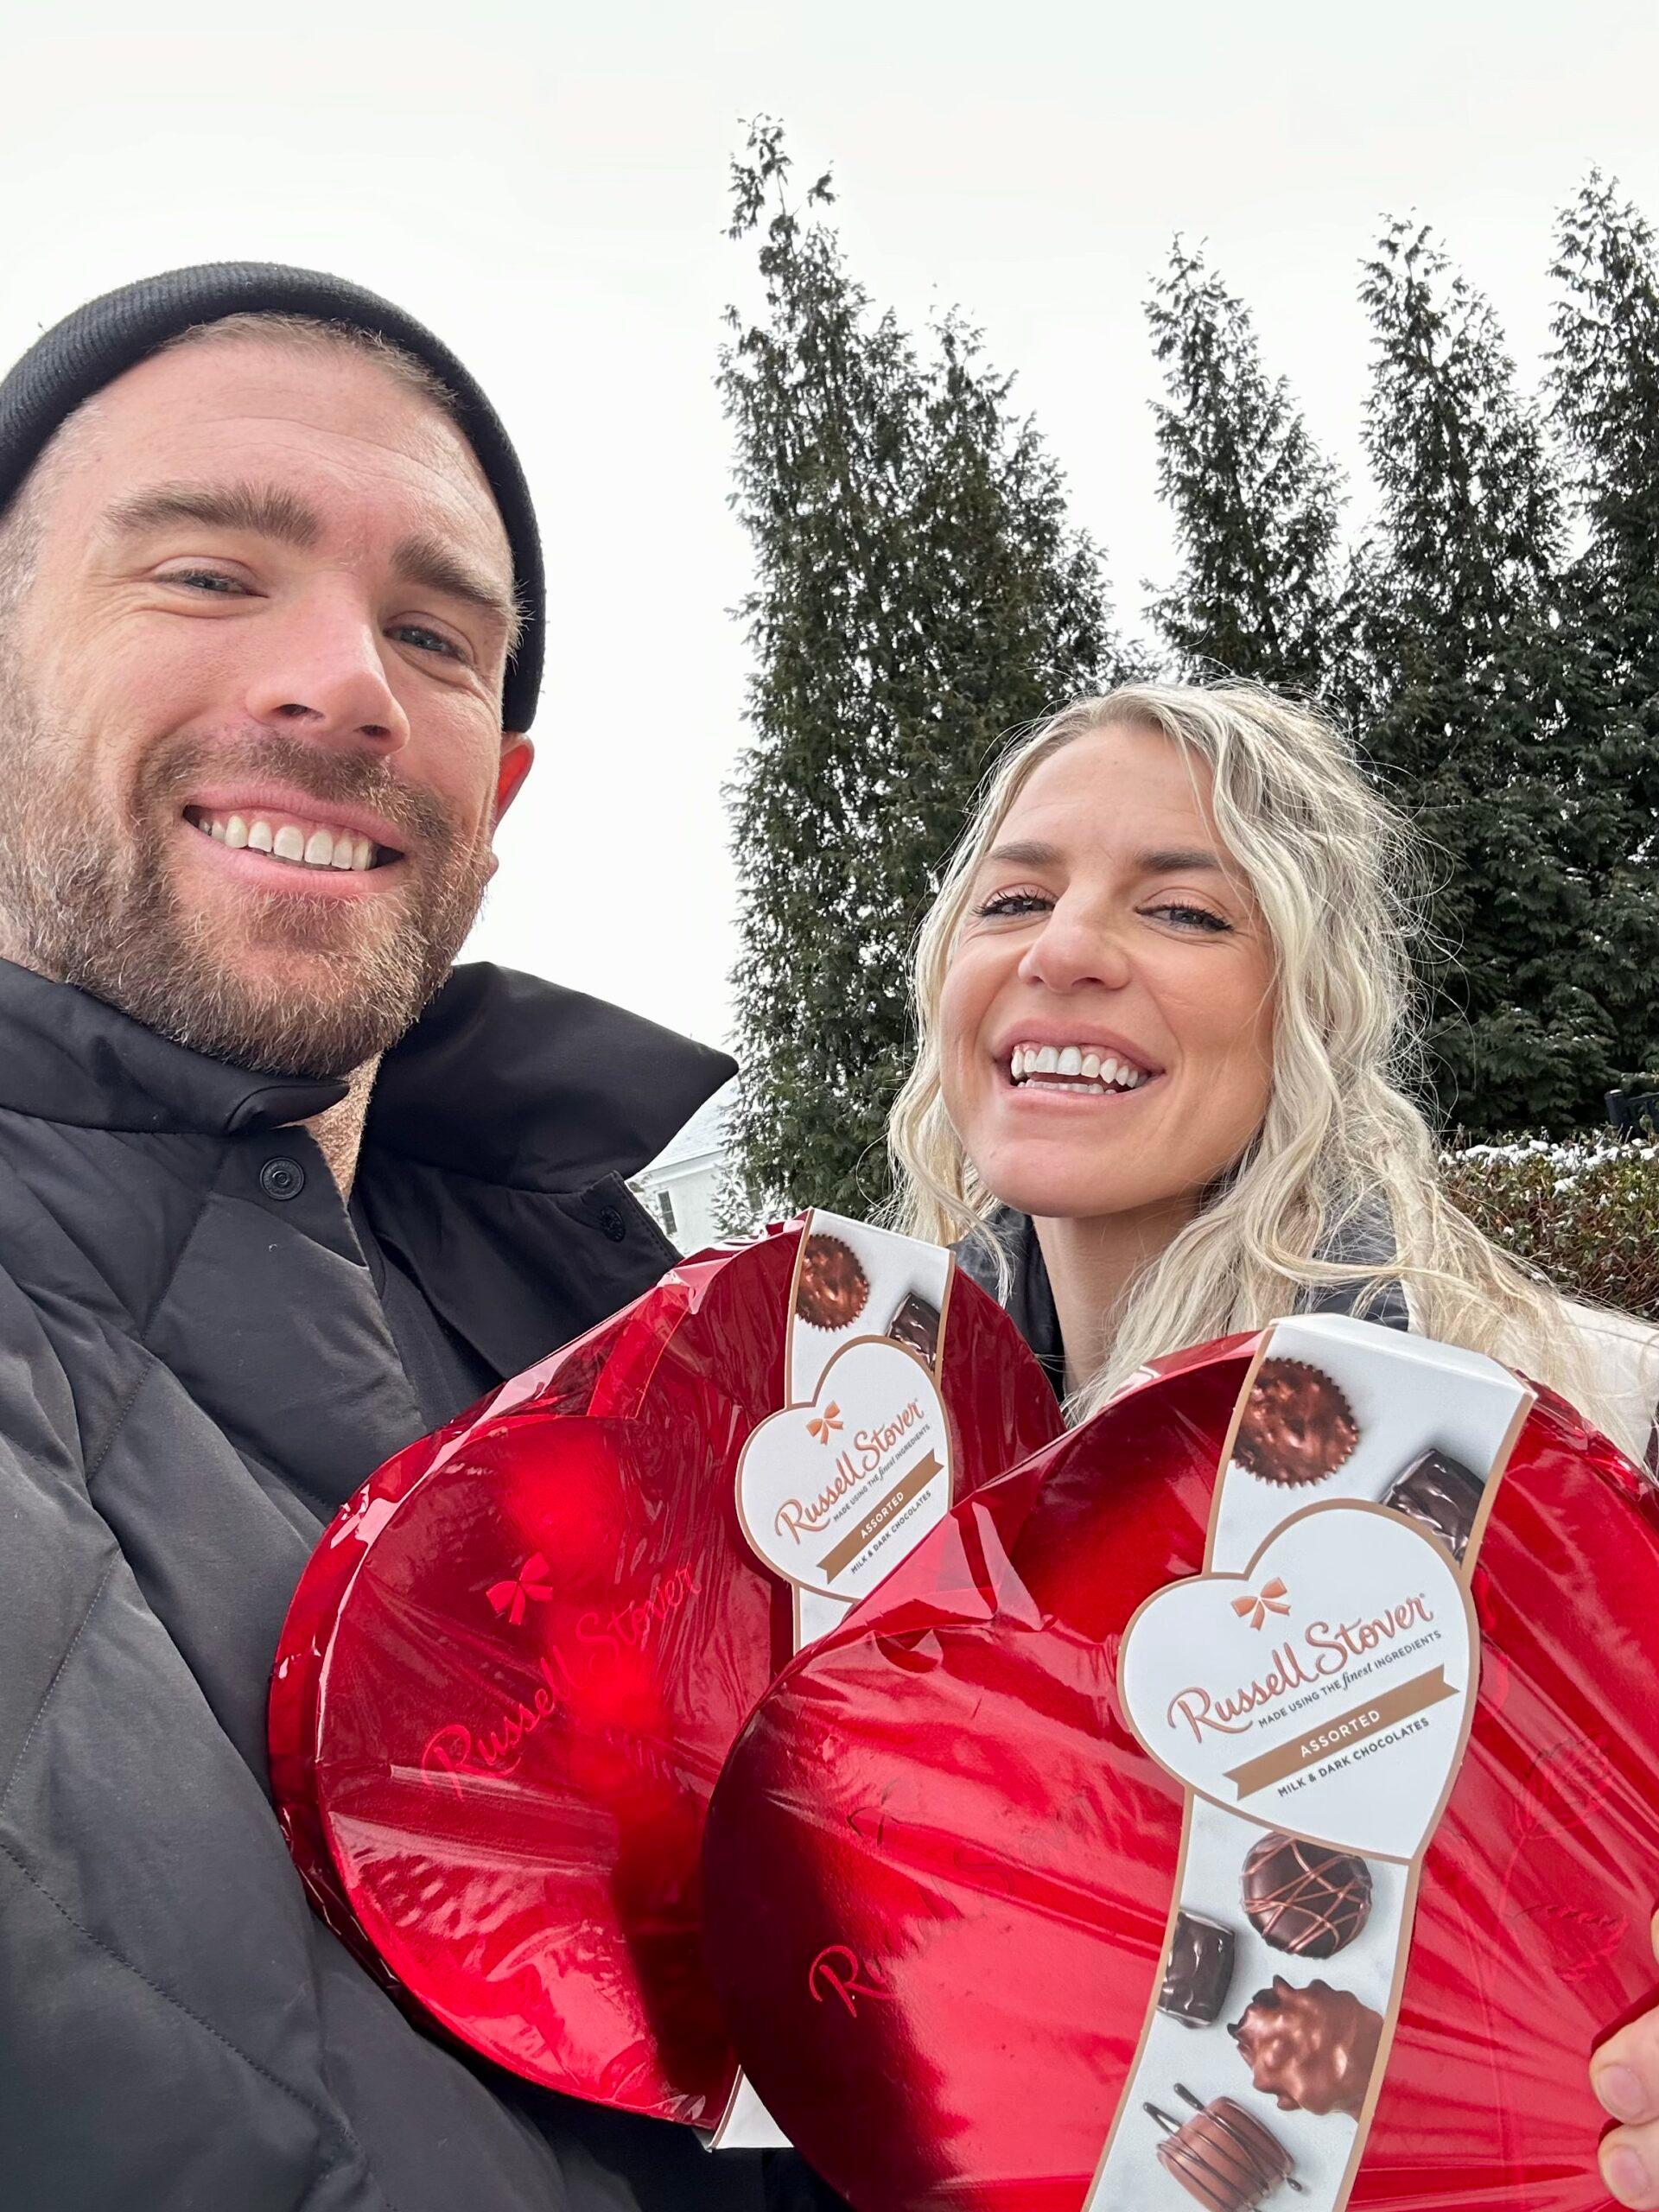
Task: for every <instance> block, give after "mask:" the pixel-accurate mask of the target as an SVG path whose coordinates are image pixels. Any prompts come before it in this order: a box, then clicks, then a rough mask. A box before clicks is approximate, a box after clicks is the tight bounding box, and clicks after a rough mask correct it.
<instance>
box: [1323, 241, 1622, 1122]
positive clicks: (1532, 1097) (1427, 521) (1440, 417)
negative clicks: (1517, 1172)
mask: <svg viewBox="0 0 1659 2212" xmlns="http://www.w3.org/2000/svg"><path fill="white" fill-rule="evenodd" d="M1361 296H1362V298H1363V302H1364V303H1365V305H1366V307H1367V308H1369V310H1370V316H1371V321H1372V327H1373V337H1374V346H1375V358H1374V370H1373V381H1372V389H1371V394H1370V403H1369V407H1368V413H1367V421H1366V445H1367V448H1368V451H1369V454H1370V463H1371V467H1372V470H1373V473H1374V474H1375V477H1376V483H1377V488H1378V492H1379V494H1380V516H1379V521H1378V525H1377V529H1376V533H1375V536H1374V537H1373V540H1372V542H1371V543H1370V546H1369V547H1368V548H1367V549H1366V556H1365V563H1364V568H1363V574H1364V576H1365V579H1366V582H1367V586H1368V588H1369V592H1370V604H1369V605H1368V607H1367V608H1366V612H1365V619H1364V622H1363V643H1364V646H1365V650H1366V653H1367V657H1368V659H1369V662H1370V671H1369V675H1370V687H1369V688H1370V691H1371V694H1372V696H1373V697H1374V698H1375V699H1376V700H1377V701H1379V702H1383V703H1382V704H1381V705H1380V707H1379V709H1378V711H1377V712H1376V716H1375V719H1374V720H1373V721H1372V722H1371V724H1370V728H1369V729H1368V731H1367V732H1366V733H1365V734H1366V738H1367V742H1368V745H1369V747H1370V753H1371V754H1372V757H1373V760H1374V761H1375V763H1376V766H1377V768H1378V770H1379V771H1380V772H1381V773H1382V775H1383V779H1384V780H1385V781H1386V782H1387V783H1388V784H1389V785H1391V786H1392V787H1393V788H1394V789H1395V792H1396V794H1397V796H1398V797H1399V798H1402V800H1403V802H1404V803H1405V804H1406V805H1407V806H1408V809H1409V810H1411V811H1412V812H1413V813H1414V815H1415V817H1416V818H1417V820H1418V822H1419V823H1420V825H1421V828H1422V829H1423V830H1424V831H1425V833H1426V834H1427V836H1428V838H1429V839H1430V841H1431V842H1432V845H1433V848H1435V849H1436V854H1437V866H1438V869H1439V872H1440V878H1441V880H1440V887H1439V893H1438V898H1437V900H1436V904H1435V907H1434V912H1433V924H1434V931H1435V934H1436V936H1437V937H1438V938H1439V939H1440V944H1441V945H1442V947H1443V949H1444V953H1445V955H1447V956H1449V957H1442V958H1440V959H1438V960H1436V959H1434V958H1433V957H1431V958H1430V959H1429V961H1428V962H1427V974H1426V980H1427V982H1428V983H1429V985H1430V988H1431V999H1432V1005H1431V1021H1430V1027H1429V1033H1428V1038H1427V1043H1428V1046H1429V1053H1430V1066H1431V1072H1432V1074H1433V1078H1434V1081H1435V1084H1436V1087H1437V1089H1438V1090H1439V1092H1440V1103H1441V1106H1442V1108H1443V1109H1444V1110H1445V1111H1446V1114H1447V1115H1448V1116H1450V1117H1455V1118H1456V1119H1457V1120H1459V1121H1460V1122H1462V1123H1463V1124H1464V1125H1465V1127H1466V1128H1471V1129H1474V1130H1477V1131H1482V1132H1490V1131H1494V1130H1497V1129H1503V1128H1516V1127H1518V1126H1519V1127H1524V1126H1530V1127H1534V1128H1536V1127H1538V1126H1540V1125H1541V1124H1542V1125H1546V1126H1551V1127H1565V1126H1567V1125H1568V1124H1570V1123H1571V1122H1573V1121H1574V1120H1576V1119H1579V1118H1583V1117H1593V1116H1594V1114H1595V1111H1596V1109H1597V1105H1598V1103H1599V1093H1600V1091H1601V1090H1602V1089H1603V1088H1604V1087H1605V1081H1606V1078H1607V1075H1608V1072H1609V1068H1610V1054H1611V1051H1612V1048H1613V1042H1614V1037H1615V1033H1616V1024H1615V1022H1614V1020H1613V1019H1612V1016H1611V1013H1610V1010H1609V1006H1608V996H1607V985H1608V978H1607V977H1606V976H1605V973H1603V972H1602V969H1603V963H1604V959H1605V955H1604V954H1600V953H1598V952H1596V951H1595V950H1593V948H1594V945H1595V937H1594V927H1595V922H1596V916H1595V913H1594V911H1593V901H1594V892H1593V887H1592V878H1593V876H1594V874H1595V872H1596V871H1595V868H1594V864H1593V863H1594V858H1595V852H1594V849H1595V848H1596V847H1597V845H1598V832H1597V829H1596V825H1595V824H1594V823H1592V822H1590V821H1589V820H1587V819H1586V817H1584V814H1583V810H1582V807H1581V804H1580V802H1581V796H1582V795H1581V793H1580V789H1579V786H1578V781H1577V777H1576V773H1575V760H1574V749H1575V743H1576V739H1575V735H1574V732H1573V727H1572V722H1573V717H1572V715H1571V714H1570V711H1569V704H1568V701H1567V698H1566V697H1565V696H1564V693H1565V690H1566V688H1567V687H1566V686H1565V685H1564V683H1563V680H1562V675H1563V655H1562V644H1561V625H1560V607H1559V577H1558V569H1559V563H1560V558H1561V554H1562V548H1563V542H1564V524H1563V517H1562V504H1561V492H1560V484H1559V480H1558V478H1557V475H1556V473H1555V470H1554V465H1553V463H1552V460H1551V457H1550V454H1549V451H1548V446H1547V444H1546V442H1545V438H1544V435H1543V432H1542V429H1541V425H1540V423H1539V420H1538V418H1537V416H1536V414H1535V410H1533V409H1532V408H1531V407H1530V406H1529V404H1528V403H1527V402H1526V401H1525V400H1524V399H1523V398H1522V396H1521V394H1520V393H1519V392H1518V391H1517V389H1516V377H1515V371H1514V366H1513V364H1512V363H1511V361H1510V357H1509V355H1508V353H1507V352H1506V351H1505V348H1504V346H1503V339H1502V335H1501V333H1500V331H1499V329H1498V326H1497V320H1496V318H1495V317H1494V315H1493V314H1492V311H1491V308H1490V307H1489V306H1488V305H1487V303H1486V302H1485V301H1484V299H1483V298H1482V297H1481V296H1479V294H1478V293H1477V292H1476V291H1474V290H1473V289H1471V287H1470V286H1469V285H1468V284H1467V283H1465V280H1464V279H1463V277H1460V276H1459V275H1457V274H1455V273H1454V272H1453V271H1452V270H1451V268H1450V266H1449V264H1448V263H1447V261H1446V256H1445V255H1444V254H1443V253H1442V252H1441V251H1440V248H1439V247H1438V245H1436V244H1435V243H1434V241H1433V238H1431V237H1430V235H1429V233H1428V232H1427V231H1426V230H1423V229H1421V228H1419V227H1417V226H1414V225H1412V224H1409V223H1404V222H1396V223H1394V224H1392V225H1390V226H1389V228H1388V229H1387V231H1386V232H1384V234H1383V239H1382V241H1381V244H1380V245H1379V248H1378V251H1377V252H1376V257H1374V258H1373V259H1372V260H1371V261H1370V262H1369V263H1368V264H1366V268H1365V274H1364V281H1363V286H1362V293H1361ZM1586 844H1587V846H1588V847H1589V848H1590V850H1586Z"/></svg>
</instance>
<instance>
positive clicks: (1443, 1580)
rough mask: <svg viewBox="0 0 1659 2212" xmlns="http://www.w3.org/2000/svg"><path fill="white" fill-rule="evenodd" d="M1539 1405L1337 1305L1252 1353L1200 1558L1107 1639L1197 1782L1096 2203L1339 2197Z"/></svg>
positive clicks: (1513, 1384) (1130, 1690)
mask: <svg viewBox="0 0 1659 2212" xmlns="http://www.w3.org/2000/svg"><path fill="white" fill-rule="evenodd" d="M1530 1403H1531V1399H1530V1394H1529V1392H1528V1391H1527V1389H1526V1386H1525V1385H1524V1384H1523V1383H1520V1382H1519V1381H1518V1380H1517V1379H1516V1377H1514V1376H1510V1375H1509V1374H1508V1373H1507V1372H1506V1371H1505V1370H1502V1369H1500V1368H1498V1367H1497V1366H1496V1364H1495V1363H1492V1362H1491V1361H1487V1360H1483V1359H1480V1358H1478V1357H1477V1356H1475V1355H1473V1354H1467V1353H1463V1352H1459V1351H1455V1350H1453V1349H1452V1348H1450V1347H1447V1346H1445V1345H1440V1344H1429V1343H1427V1342H1426V1341H1424V1340H1422V1339H1409V1338H1405V1339H1402V1338H1400V1337H1398V1336H1396V1335H1395V1334H1394V1332H1384V1331H1382V1330H1380V1329H1378V1328H1376V1326H1375V1325H1368V1324H1364V1323H1360V1322H1354V1321H1351V1320H1348V1319H1345V1318H1343V1317H1335V1316H1319V1317H1317V1318H1316V1317H1311V1316H1310V1317H1307V1318H1306V1319H1296V1320H1291V1321H1285V1322H1281V1323H1280V1324H1278V1325H1276V1326H1275V1328H1274V1331H1273V1332H1272V1335H1271V1337H1270V1338H1269V1339H1268V1341H1267V1342H1266V1343H1265V1344H1264V1345H1263V1348H1262V1352H1261V1354H1260V1355H1259V1356H1258V1358H1257V1361H1256V1363H1255V1367H1254V1368H1253V1370H1252V1371H1251V1373H1250V1375H1249V1377H1248V1378H1247V1381H1246V1383H1245V1385H1244V1387H1243V1390H1242V1391H1241V1393H1240V1397H1239V1402H1238V1405H1237V1408H1236V1413H1235V1416H1234V1423H1233V1429H1232V1433H1231V1435H1230V1440H1229V1446H1228V1449H1227V1451H1226V1452H1225V1454H1224V1459H1223V1466H1222V1471H1221V1477H1220V1479H1219V1481H1218V1483H1217V1490H1216V1493H1215V1497H1214V1502H1213V1504H1212V1508H1211V1523H1210V1536H1209V1545H1208V1548H1207V1551H1206V1554H1205V1569H1204V1571H1203V1572H1202V1573H1198V1574H1196V1575H1192V1576H1189V1577H1187V1578H1185V1580H1178V1581H1176V1582H1173V1583H1170V1584H1167V1585H1166V1586H1164V1588H1163V1589H1161V1590H1160V1591H1159V1592H1156V1593H1155V1594H1154V1597H1152V1598H1151V1599H1148V1600H1147V1602H1146V1603H1145V1604H1144V1605H1142V1606H1141V1609H1140V1611H1138V1612H1137V1614H1136V1615H1135V1618H1133V1619H1132V1620H1131V1622H1130V1623H1129V1624H1128V1630H1126V1632H1125V1635H1124V1637H1123V1639H1122V1649H1121V1655H1120V1662H1119V1675H1118V1681H1119V1693H1120V1696H1121V1698H1122V1701H1123V1706H1124V1712H1125V1718H1126V1719H1127V1720H1128V1725H1129V1726H1130V1727H1131V1729H1132V1730H1133V1732H1134V1733H1135V1735H1136V1736H1137V1737H1138V1738H1140V1740H1141V1744H1142V1745H1143V1746H1144V1748H1145V1749H1146V1750H1147V1751H1148V1752H1149V1753H1150V1754H1151V1756H1152V1757H1153V1758H1154V1759H1156V1760H1157V1761H1158V1762H1159V1763H1160V1764H1161V1765H1163V1766H1164V1767H1165V1768H1166V1770H1167V1771H1168V1772H1170V1773H1171V1774H1172V1775H1173V1776H1174V1777H1176V1778H1177V1779H1179V1780H1180V1781H1182V1782H1183V1783H1185V1786H1186V1789H1187V1792H1188V1796H1187V1802H1186V1815H1185V1826H1184V1832H1183V1842H1182V1852H1181V1860H1180V1866H1179V1874H1178V1878H1177V1883H1176V1893H1175V1899H1174V1903H1173V1909H1172V1913H1171V1919H1170V1924H1169V1929H1168V1932H1167V1935H1166V1943H1165V1950H1164V1961H1163V1968H1162V1973H1161V1977H1160V1981H1159V1984H1158V1986H1157V1988H1156V1990H1155V1992H1154V1999H1153V2001H1152V2004H1151V2005H1150V2006H1149V2008H1148V2011H1147V2018H1146V2023H1145V2025H1144V2028H1143V2031H1142V2035H1141V2047H1140V2051H1139V2054H1138V2056H1137V2059H1136V2062H1135V2069H1134V2071H1133V2074H1132V2075H1131V2079H1130V2083H1129V2086H1128V2090H1127V2091H1126V2093H1125V2095H1124V2097H1123V2100H1122V2103H1121V2105H1120V2107H1119V2109H1118V2115H1117V2120H1116V2124H1115V2126H1114V2127H1113V2129H1112V2132H1111V2135H1110V2138H1109V2141H1108V2143H1107V2145H1106V2148H1105V2151H1104V2152H1103V2157H1102V2159H1101V2164H1100V2166H1099V2168H1098V2169H1097V2171H1096V2176H1095V2179H1094V2183H1093V2184H1092V2187H1091V2190H1090V2196H1089V2198H1088V2200H1087V2208H1086V2212H1108V2208H1116V2207H1117V2206H1119V2205H1121V2204H1127V2203H1128V2202H1134V2203H1135V2205H1136V2207H1137V2212H1159V2208H1160V2207H1162V2208H1167V2212H1173V2208H1175V2207H1178V2206H1179V2204H1181V2203H1182V2202H1187V2201H1193V2200H1196V2201H1197V2202H1200V2203H1204V2204H1207V2205H1210V2206H1211V2207H1212V2208H1213V2212H1236V2208H1243V2207H1248V2206H1254V2205H1256V2204H1261V2203H1267V2202H1269V2201H1274V2202H1277V2201H1280V2192H1281V2190H1283V2191H1285V2192H1286V2193H1287V2197H1288V2196H1290V2195H1294V2196H1296V2197H1297V2198H1298V2199H1300V2202H1302V2203H1303V2204H1304V2205H1305V2206H1306V2208H1307V2212H1340V2208H1341V2207H1343V2206H1344V2205H1345V2204H1346V2202H1347V2201H1348V2193H1349V2191H1350V2190H1351V2187H1352V2185H1353V2178H1354V2175H1355V2173H1356V2172H1357V2170H1358V2164H1359V2158H1360V2155H1361V2153H1362V2151H1363V2141H1364V2135H1365V2131H1366V2128H1367V2126H1368V2125H1369V2120H1370V2112H1371V2110H1372V2108H1373V2107H1374V2105H1375V2102H1376V2095H1377V2094H1378V2093H1379V2091H1380V2088H1381V2085H1382V2082H1383V2079H1384V2078H1385V2076H1386V2069H1387V2063H1388V2049H1389V2038H1390V2037H1391V2035H1392V2032H1393V2026H1394V2022H1395V2017H1396V2014H1397V2010H1398V1994H1399V1990H1400V1986H1401V1984H1402V1980H1403V1978H1404V1972H1405V1963H1406V1960H1407V1957H1408V1952H1409V1946H1410V1937H1411V1924H1412V1916H1413V1910H1414V1899H1415V1895H1416V1884H1417V1879H1418V1874H1419V1871H1420V1868H1421V1857H1422V1853H1423V1851H1424V1850H1426V1849H1427V1843H1428V1840H1429V1839H1430V1838H1431V1837H1432V1835H1433V1828H1434V1825H1435V1822H1436V1821H1438V1819H1439V1816H1440V1809H1441V1808H1443V1806H1444V1804H1445V1802H1446V1796H1448V1795H1449V1793H1450V1789H1451V1786H1452V1780H1453V1778H1454V1777H1455V1775H1456V1772H1457V1768H1458V1764H1459V1761H1460V1759H1461V1758H1462V1752H1463V1746H1464V1743H1465V1740H1466V1736H1467V1729H1468V1716H1469V1714H1470V1713H1471V1711H1472V1706H1473V1700H1474V1695H1475V1690H1476V1687H1477V1683H1478V1656H1479V1637H1478V1629H1477V1627H1476V1625H1475V1624H1474V1621H1473V1616H1472V1610H1471V1604H1470V1599H1469V1594H1468V1588H1467V1580H1468V1575H1469V1573H1471V1571H1472V1567H1473V1565H1474V1561H1475V1559H1476V1556H1477V1554H1478V1546H1479V1536H1480V1532H1481V1530H1482V1529H1483V1527H1484V1517H1485V1515H1486V1512H1487V1511H1488V1510H1490V1495H1491V1491H1492V1489H1493V1488H1494V1487H1495V1484H1496V1481H1497V1479H1501V1475H1502V1469H1503V1464H1504V1461H1505V1459H1507V1456H1508V1452H1509V1450H1510V1446H1511V1444H1512V1442H1513V1440H1514V1437H1515V1435H1516V1433H1517V1431H1518V1429H1519V1426H1520V1423H1521V1421H1522V1420H1523V1419H1524V1418H1525V1414H1526V1411H1527V1409H1528V1408H1529V1405H1530ZM1183 2103H1184V2104H1185V2106H1186V2107H1188V2108H1189V2109H1187V2110H1185V2111H1183V2110H1182V2109H1180V2107H1181V2106H1182V2105H1183Z"/></svg>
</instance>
